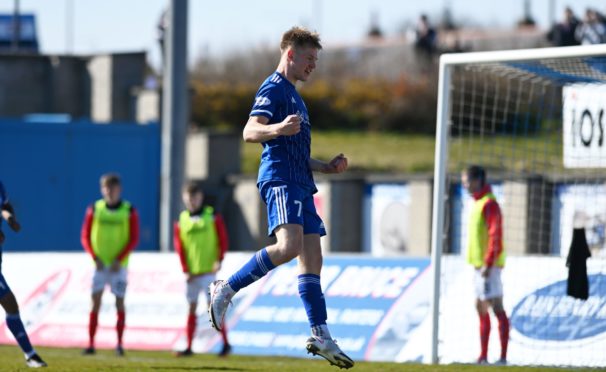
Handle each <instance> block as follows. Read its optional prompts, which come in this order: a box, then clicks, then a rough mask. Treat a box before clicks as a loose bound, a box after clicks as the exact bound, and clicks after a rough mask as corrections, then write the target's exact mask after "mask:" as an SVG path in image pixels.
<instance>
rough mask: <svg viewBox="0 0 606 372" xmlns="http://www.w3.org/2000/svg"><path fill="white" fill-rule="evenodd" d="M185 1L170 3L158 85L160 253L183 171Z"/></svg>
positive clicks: (167, 236) (166, 241) (167, 244)
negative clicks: (160, 109)
mask: <svg viewBox="0 0 606 372" xmlns="http://www.w3.org/2000/svg"><path fill="white" fill-rule="evenodd" d="M187 2H188V0H171V1H170V8H169V10H168V14H169V21H168V29H167V40H166V52H165V56H164V57H165V58H164V59H165V62H164V70H163V74H164V80H163V84H162V89H163V92H162V169H161V172H162V173H161V191H160V193H161V201H160V250H161V251H169V250H171V245H172V243H171V242H172V239H171V235H172V228H171V227H172V221H174V220H175V219H176V217H177V214H178V212H179V209H178V208H179V200H180V195H181V187H182V185H183V177H184V168H185V164H184V163H185V136H186V132H187V122H188V118H189V105H188V102H189V98H188V89H187Z"/></svg>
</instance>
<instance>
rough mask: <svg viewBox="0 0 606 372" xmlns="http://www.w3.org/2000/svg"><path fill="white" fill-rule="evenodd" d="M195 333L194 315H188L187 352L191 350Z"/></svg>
mask: <svg viewBox="0 0 606 372" xmlns="http://www.w3.org/2000/svg"><path fill="white" fill-rule="evenodd" d="M224 328H225V327H224ZM195 332H196V314H189V316H188V317H187V349H188V350H190V349H191V344H192V342H193V341H194V333H195Z"/></svg>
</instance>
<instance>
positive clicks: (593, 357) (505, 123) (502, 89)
mask: <svg viewBox="0 0 606 372" xmlns="http://www.w3.org/2000/svg"><path fill="white" fill-rule="evenodd" d="M605 111H606V46H604V45H597V46H583V47H568V48H546V49H534V50H517V51H507V52H486V53H466V54H456V55H455V54H451V55H444V56H442V58H441V60H440V87H439V97H438V127H437V136H436V139H437V141H436V165H435V178H434V179H435V181H434V206H433V208H434V209H433V220H432V260H433V261H432V262H433V267H434V269H435V271H434V296H433V299H434V301H433V311H432V313H433V316H434V318H433V323H432V332H433V333H432V343H431V346H432V349H431V360H432V361H433V362H438V361H439V362H442V363H450V362H464V363H469V362H473V361H475V360H476V359H477V357H478V355H479V353H480V335H479V319H478V316H477V313H476V310H475V292H474V288H473V274H474V273H473V272H474V269H473V268H472V267H471V266H470V265H468V264H467V263H466V260H465V253H466V248H467V219H468V216H469V212H470V207H471V205H472V204H473V199H472V198H471V197H470V196H469V195H467V192H466V190H464V189H463V188H462V186H461V182H460V174H461V171H462V170H463V169H465V168H466V167H467V166H469V165H472V164H474V165H480V166H482V167H484V168H485V169H486V170H487V177H488V182H489V183H490V184H491V186H492V191H493V193H494V194H495V196H496V198H497V200H498V202H499V205H500V208H501V212H502V215H503V243H504V247H505V251H506V254H507V259H506V263H505V267H504V269H503V272H502V281H503V289H504V296H503V303H504V308H505V311H506V313H507V314H508V316H509V318H510V337H509V350H508V358H507V359H508V363H511V364H521V365H564V366H568V365H582V366H604V365H606V352H605V350H606V117H605V116H606V113H605ZM575 229H576V230H575ZM573 231H575V234H577V235H575V236H576V237H578V238H579V239H581V238H582V237H583V236H584V238H585V239H586V241H587V245H588V246H589V249H590V251H591V254H592V256H591V257H590V258H589V259H587V260H586V261H585V260H583V259H582V260H581V261H583V262H586V265H587V274H586V275H585V276H584V274H583V273H581V274H580V275H578V276H579V277H580V278H581V281H582V278H583V277H586V278H587V281H588V283H589V294H588V298H587V299H577V298H574V297H572V296H569V295H567V288H568V281H567V280H568V277H569V268H568V267H567V265H566V261H567V257H568V255H569V251H570V250H571V245H573V244H572V237H573ZM580 241H581V240H578V241H577V240H575V244H574V246H575V247H574V248H572V250H573V251H574V252H577V251H580V250H581V248H582V246H583V244H582V243H579V242H580ZM577 243H578V244H577ZM579 247H581V248H579ZM575 254H576V253H575ZM573 266H574V267H573V268H572V269H571V271H573V276H574V275H577V274H578V272H579V271H582V268H581V269H578V268H577V267H576V265H573ZM580 266H581V267H582V264H581V265H580ZM571 267H572V266H571ZM575 280H578V279H577V278H576V277H575ZM491 323H492V327H491V328H492V332H491V334H490V342H489V349H488V350H489V352H488V360H489V362H491V361H495V360H497V359H499V356H500V340H499V327H498V321H497V319H496V317H495V316H494V313H492V312H491Z"/></svg>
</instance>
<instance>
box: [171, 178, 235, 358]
mask: <svg viewBox="0 0 606 372" xmlns="http://www.w3.org/2000/svg"><path fill="white" fill-rule="evenodd" d="M182 196H183V204H185V207H186V209H185V210H184V211H183V212H181V214H180V215H179V221H177V222H175V224H174V235H173V240H174V246H175V251H176V252H177V253H178V254H179V258H180V260H181V266H182V268H183V273H184V274H185V278H186V287H187V291H186V297H187V302H188V303H189V313H188V316H187V326H186V334H187V348H186V349H185V350H182V351H179V352H177V353H176V355H177V356H190V355H193V352H192V348H191V347H192V342H193V339H194V334H195V332H196V319H197V315H196V310H197V307H198V296H199V294H200V292H204V293H205V294H206V301H207V303H208V302H209V301H210V298H209V293H208V292H207V291H205V289H206V288H208V286H209V285H210V283H212V282H213V281H214V280H215V279H216V273H217V271H219V269H220V268H221V262H222V261H223V257H224V256H225V252H226V251H227V247H228V244H229V243H228V238H227V231H226V229H225V223H224V222H223V217H222V216H221V215H220V214H218V213H215V212H214V209H213V208H212V207H210V206H203V201H204V193H203V192H202V189H201V188H200V187H199V186H198V185H197V184H196V183H194V182H190V183H188V184H187V185H186V186H185V187H184V189H183V195H182ZM221 336H222V337H223V348H222V349H221V352H220V353H219V355H220V356H227V355H228V354H229V353H230V352H231V346H230V344H229V342H228V340H227V330H226V329H225V327H224V328H222V329H221Z"/></svg>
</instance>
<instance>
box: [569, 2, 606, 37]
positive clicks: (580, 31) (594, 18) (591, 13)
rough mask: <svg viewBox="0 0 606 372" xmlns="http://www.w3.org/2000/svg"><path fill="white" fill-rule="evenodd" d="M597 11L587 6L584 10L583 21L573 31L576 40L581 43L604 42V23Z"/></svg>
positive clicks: (605, 30)
mask: <svg viewBox="0 0 606 372" xmlns="http://www.w3.org/2000/svg"><path fill="white" fill-rule="evenodd" d="M601 18H602V17H601V16H600V14H598V12H596V11H595V10H593V9H591V8H588V9H587V11H586V12H585V22H583V23H582V24H581V25H579V26H578V27H577V29H576V32H575V37H576V39H577V41H578V42H579V43H580V44H582V45H589V44H602V43H606V25H604V21H603V19H601Z"/></svg>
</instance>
